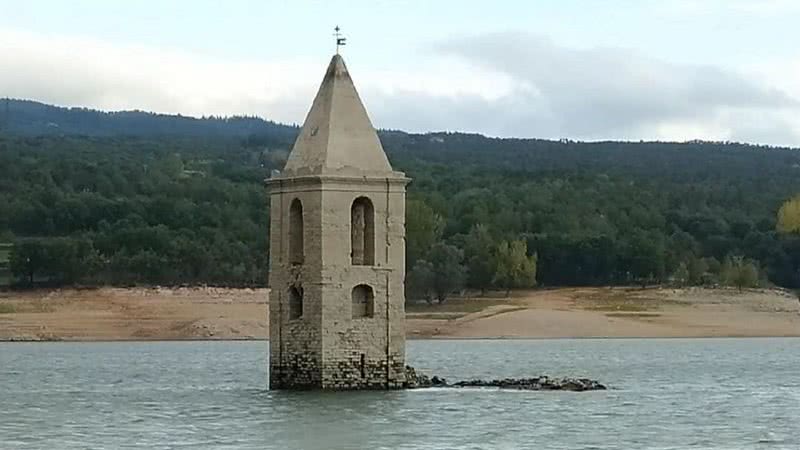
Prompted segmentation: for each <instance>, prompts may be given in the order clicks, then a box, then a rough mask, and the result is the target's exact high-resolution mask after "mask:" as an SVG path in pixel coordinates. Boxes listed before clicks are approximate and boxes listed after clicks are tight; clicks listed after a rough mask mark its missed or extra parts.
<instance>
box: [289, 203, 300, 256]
mask: <svg viewBox="0 0 800 450" xmlns="http://www.w3.org/2000/svg"><path fill="white" fill-rule="evenodd" d="M289 262H290V263H292V264H303V204H302V203H300V199H298V198H296V199H294V200H292V206H291V207H290V208H289Z"/></svg>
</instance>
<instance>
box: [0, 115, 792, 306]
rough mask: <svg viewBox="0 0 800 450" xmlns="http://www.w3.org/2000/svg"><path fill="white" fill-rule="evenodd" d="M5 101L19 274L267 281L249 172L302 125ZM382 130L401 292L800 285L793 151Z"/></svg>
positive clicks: (4, 189)
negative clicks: (397, 213)
mask: <svg viewBox="0 0 800 450" xmlns="http://www.w3.org/2000/svg"><path fill="white" fill-rule="evenodd" d="M12 103H13V106H14V107H13V109H12V107H11V106H9V110H10V112H9V113H7V114H5V116H4V119H3V120H4V121H3V124H4V125H3V130H4V131H0V169H1V170H2V174H3V176H2V177H0V245H2V244H8V243H13V247H11V250H10V254H9V256H8V259H9V261H8V267H9V269H10V270H11V272H13V274H14V277H15V279H16V280H17V281H18V282H20V283H22V284H25V283H30V282H31V281H34V282H48V283H52V284H64V283H79V284H99V283H102V284H129V283H145V284H151V283H157V284H183V283H188V284H197V283H208V284H219V285H263V284H264V283H265V282H266V273H267V252H268V248H267V245H268V240H267V232H268V231H267V224H268V214H269V211H268V205H267V199H266V195H265V191H264V188H263V185H262V181H263V179H264V178H265V177H267V176H268V174H269V173H270V171H271V170H272V169H280V168H281V167H282V165H283V162H284V161H285V159H286V156H287V154H288V150H289V148H290V146H291V143H292V140H293V137H294V135H295V133H296V132H297V128H296V127H289V126H283V125H279V124H274V123H269V122H264V121H261V120H260V119H246V118H242V119H202V120H201V119H191V118H180V117H175V116H159V115H154V114H148V113H115V114H110V113H101V112H96V111H89V110H83V109H79V110H75V109H72V110H65V109H61V108H54V107H48V106H45V105H40V104H35V103H32V102H30V103H26V102H19V101H14V102H12ZM26 105H27V106H28V107H30V108H32V112H29V113H28V114H29V116H26V117H27V118H25V117H23V113H22V112H21V111H20V108H19V107H20V106H26ZM23 109H24V108H23ZM54 130H58V131H54ZM381 140H382V141H383V144H384V146H385V148H386V150H387V153H388V154H389V157H390V159H391V161H392V164H393V165H394V166H395V168H397V169H399V170H403V171H405V172H406V173H407V174H408V175H409V176H410V177H411V178H413V180H414V181H413V182H412V184H411V185H410V186H409V202H408V212H407V214H408V217H407V222H408V225H407V228H408V258H407V259H408V261H407V263H408V269H409V277H410V279H409V281H410V284H409V290H410V293H411V294H412V295H418V296H419V297H426V298H436V297H441V298H443V297H446V295H447V294H448V293H449V292H451V291H453V290H456V289H459V288H460V287H462V286H463V285H464V284H466V285H467V286H469V287H472V288H477V289H483V288H493V287H496V288H511V287H516V286H530V285H533V284H534V283H535V282H538V284H540V285H546V286H555V285H603V284H631V283H641V284H647V283H659V282H662V283H663V282H673V283H679V284H713V283H728V284H737V285H752V284H757V283H767V282H771V283H775V284H778V285H782V286H787V287H800V236H798V235H797V233H792V232H784V233H778V232H777V231H776V220H777V215H778V210H779V209H780V208H781V206H782V205H783V204H784V203H785V202H787V201H788V200H789V199H790V198H792V197H793V196H794V195H796V194H798V193H800V151H798V150H793V149H779V148H766V147H755V146H748V145H740V144H724V143H703V142H695V143H685V144H675V143H619V142H602V143H580V142H571V141H564V142H556V141H544V140H526V139H491V138H486V137H483V136H479V135H468V134H443V133H437V134H426V135H414V134H407V133H402V132H395V131H386V132H382V133H381ZM5 248H8V246H7V245H6V246H5ZM534 275H535V277H534Z"/></svg>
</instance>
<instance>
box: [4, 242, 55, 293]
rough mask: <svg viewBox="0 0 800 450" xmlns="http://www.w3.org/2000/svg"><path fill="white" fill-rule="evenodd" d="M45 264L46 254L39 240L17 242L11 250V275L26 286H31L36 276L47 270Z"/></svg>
mask: <svg viewBox="0 0 800 450" xmlns="http://www.w3.org/2000/svg"><path fill="white" fill-rule="evenodd" d="M47 264H48V263H47V253H46V251H45V247H44V245H42V241H41V240H39V239H26V240H24V241H17V242H16V243H15V244H14V246H13V247H12V249H11V255H10V257H9V268H10V269H11V273H12V274H13V275H14V276H15V277H17V278H18V279H19V280H20V281H22V282H25V283H27V284H28V285H33V283H34V281H35V280H36V275H37V274H41V273H43V272H44V271H45V270H47Z"/></svg>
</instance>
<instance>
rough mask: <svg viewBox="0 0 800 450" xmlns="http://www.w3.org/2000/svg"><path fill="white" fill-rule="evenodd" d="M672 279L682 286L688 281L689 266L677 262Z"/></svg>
mask: <svg viewBox="0 0 800 450" xmlns="http://www.w3.org/2000/svg"><path fill="white" fill-rule="evenodd" d="M672 281H673V282H674V283H675V285H677V286H680V287H684V286H686V285H688V284H689V283H690V275H689V267H688V266H687V265H686V263H685V262H681V263H680V264H678V268H677V269H675V272H673V274H672Z"/></svg>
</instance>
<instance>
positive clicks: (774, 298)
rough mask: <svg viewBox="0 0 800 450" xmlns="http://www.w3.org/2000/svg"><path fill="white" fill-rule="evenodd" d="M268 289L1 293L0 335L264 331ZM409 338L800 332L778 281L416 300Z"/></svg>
mask: <svg viewBox="0 0 800 450" xmlns="http://www.w3.org/2000/svg"><path fill="white" fill-rule="evenodd" d="M268 299H269V290H268V289H225V288H211V287H208V288H130V289H123V288H100V289H59V290H35V291H24V292H14V291H5V292H0V341H3V340H5V341H9V340H15V341H37V340H65V341H111V340H184V339H185V340H190V339H218V340H225V339H266V338H267V336H268V334H269V330H268V324H267V323H268V320H267V314H268V312H267V309H268V308H267V306H268V301H269V300H268ZM407 318H408V320H407V332H408V336H409V338H567V337H582V338H590V337H740V336H753V337H755V336H765V337H766V336H800V302H799V301H798V299H797V297H796V296H794V295H793V294H792V293H789V292H784V291H780V290H766V289H765V290H745V291H742V292H739V291H737V290H735V289H701V288H691V289H667V288H653V289H638V288H564V289H552V290H533V291H518V292H512V293H511V296H510V297H508V298H505V297H503V296H502V294H495V295H490V296H483V297H469V298H459V299H454V300H451V301H449V302H447V303H446V304H444V305H433V306H430V305H424V304H423V305H410V306H409V307H408V308H407Z"/></svg>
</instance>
